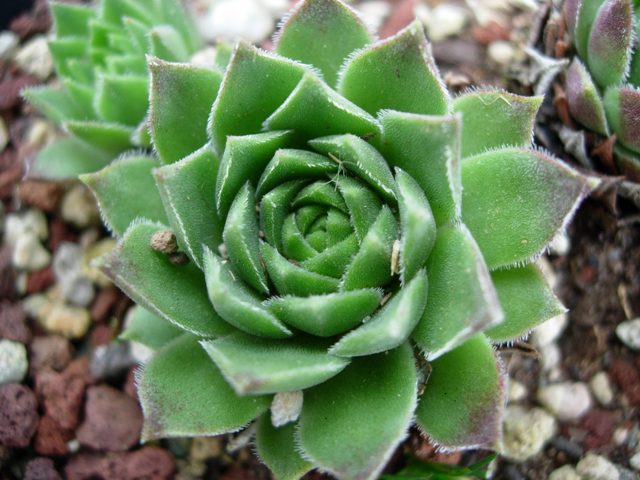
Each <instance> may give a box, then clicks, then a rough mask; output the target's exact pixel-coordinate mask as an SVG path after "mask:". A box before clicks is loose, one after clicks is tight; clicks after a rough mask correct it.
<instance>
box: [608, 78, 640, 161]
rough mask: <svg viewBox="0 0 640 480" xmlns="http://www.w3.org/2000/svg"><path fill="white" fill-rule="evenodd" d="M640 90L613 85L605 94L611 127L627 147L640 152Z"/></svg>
mask: <svg viewBox="0 0 640 480" xmlns="http://www.w3.org/2000/svg"><path fill="white" fill-rule="evenodd" d="M639 105H640V90H638V89H637V88H634V87H633V86H623V87H612V88H609V89H608V90H607V92H606V93H605V96H604V107H605V111H606V113H607V119H608V120H609V125H611V129H612V130H613V131H614V133H615V134H616V135H617V137H618V140H619V141H620V143H622V144H623V145H624V146H625V147H627V148H629V149H631V150H633V151H634V152H636V153H640V130H639V128H640V115H639V110H640V108H639V107H638V106H639Z"/></svg>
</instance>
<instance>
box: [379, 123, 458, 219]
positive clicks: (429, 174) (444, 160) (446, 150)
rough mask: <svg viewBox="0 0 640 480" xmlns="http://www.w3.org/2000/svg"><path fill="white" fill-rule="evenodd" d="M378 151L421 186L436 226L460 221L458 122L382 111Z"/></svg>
mask: <svg viewBox="0 0 640 480" xmlns="http://www.w3.org/2000/svg"><path fill="white" fill-rule="evenodd" d="M380 121H381V123H382V130H383V132H384V135H383V138H382V142H381V147H380V151H381V153H382V154H383V155H384V157H385V158H386V160H387V162H389V165H391V166H394V167H399V168H401V169H402V170H404V171H405V172H407V173H408V174H409V175H411V176H412V177H413V178H414V180H415V181H416V182H418V185H420V187H422V190H423V191H424V193H425V195H426V196H427V200H428V201H429V205H430V206H431V210H432V211H433V216H434V217H435V219H436V223H437V224H438V225H444V224H447V223H449V222H451V221H456V220H458V219H459V218H460V206H461V203H462V200H461V195H462V186H461V180H460V138H461V132H462V121H461V119H460V117H459V116H455V117H432V116H426V115H412V114H408V113H402V112H391V111H389V112H384V113H383V114H382V115H381V119H380Z"/></svg>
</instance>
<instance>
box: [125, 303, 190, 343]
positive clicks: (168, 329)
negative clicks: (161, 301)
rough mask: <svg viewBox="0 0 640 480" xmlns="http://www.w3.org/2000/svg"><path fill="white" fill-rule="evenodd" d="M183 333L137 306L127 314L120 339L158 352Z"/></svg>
mask: <svg viewBox="0 0 640 480" xmlns="http://www.w3.org/2000/svg"><path fill="white" fill-rule="evenodd" d="M183 333H184V332H183V331H182V330H180V329H179V328H177V327H175V326H174V325H172V324H171V323H170V322H167V321H166V320H165V319H163V318H161V317H159V316H157V315H154V314H153V313H151V312H150V311H149V310H145V309H144V308H142V307H141V306H139V305H135V306H133V307H131V309H130V310H129V312H127V317H126V324H125V329H124V331H123V332H122V333H121V334H120V336H119V337H118V338H120V339H122V340H129V341H132V342H138V343H141V344H142V345H144V346H146V347H149V348H151V349H153V350H157V349H159V348H162V347H163V346H165V345H166V344H168V343H169V342H171V341H172V340H173V339H175V338H177V337H179V336H180V335H182V334H183Z"/></svg>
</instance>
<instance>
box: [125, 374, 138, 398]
mask: <svg viewBox="0 0 640 480" xmlns="http://www.w3.org/2000/svg"><path fill="white" fill-rule="evenodd" d="M137 370H138V367H131V368H130V369H129V372H127V378H126V380H125V381H124V385H123V386H122V390H123V391H124V393H126V394H127V395H129V396H130V397H131V398H134V399H135V400H136V401H137V400H138V389H137V388H136V371H137Z"/></svg>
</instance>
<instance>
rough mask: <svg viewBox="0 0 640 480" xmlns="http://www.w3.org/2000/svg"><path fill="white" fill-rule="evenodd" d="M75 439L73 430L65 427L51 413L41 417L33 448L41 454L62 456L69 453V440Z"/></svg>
mask: <svg viewBox="0 0 640 480" xmlns="http://www.w3.org/2000/svg"><path fill="white" fill-rule="evenodd" d="M72 439H73V430H69V429H66V428H63V427H61V426H60V424H58V422H56V421H55V420H54V419H53V418H51V417H50V416H49V415H45V416H43V417H42V418H41V419H40V423H39V425H38V431H37V432H36V438H35V441H34V442H33V448H34V449H35V451H36V452H37V453H39V454H40V455H47V456H55V457H62V456H64V455H67V454H68V453H69V447H68V446H67V444H68V442H69V441H70V440H72Z"/></svg>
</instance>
